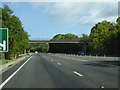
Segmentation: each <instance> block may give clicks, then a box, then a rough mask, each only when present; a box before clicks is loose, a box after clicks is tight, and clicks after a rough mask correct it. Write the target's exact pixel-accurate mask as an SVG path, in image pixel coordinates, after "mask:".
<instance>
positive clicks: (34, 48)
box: [30, 44, 49, 53]
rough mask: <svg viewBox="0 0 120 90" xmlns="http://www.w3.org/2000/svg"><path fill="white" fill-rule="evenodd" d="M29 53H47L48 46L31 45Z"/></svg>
mask: <svg viewBox="0 0 120 90" xmlns="http://www.w3.org/2000/svg"><path fill="white" fill-rule="evenodd" d="M30 51H31V52H35V51H38V52H43V53H47V52H48V51H49V45H48V44H31V49H30Z"/></svg>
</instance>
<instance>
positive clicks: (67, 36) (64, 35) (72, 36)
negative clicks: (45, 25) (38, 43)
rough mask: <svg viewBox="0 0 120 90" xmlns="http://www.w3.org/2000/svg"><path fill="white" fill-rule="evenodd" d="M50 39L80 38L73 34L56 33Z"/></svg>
mask: <svg viewBox="0 0 120 90" xmlns="http://www.w3.org/2000/svg"><path fill="white" fill-rule="evenodd" d="M51 40H80V38H79V37H78V36H77V35H75V34H71V33H68V34H57V35H55V36H54V37H53V38H52V39H51Z"/></svg>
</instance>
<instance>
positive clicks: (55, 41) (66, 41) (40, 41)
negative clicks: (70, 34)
mask: <svg viewBox="0 0 120 90" xmlns="http://www.w3.org/2000/svg"><path fill="white" fill-rule="evenodd" d="M83 42H88V41H85V40H29V43H31V44H32V43H83Z"/></svg>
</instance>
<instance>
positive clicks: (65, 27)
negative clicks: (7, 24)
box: [2, 2, 118, 39]
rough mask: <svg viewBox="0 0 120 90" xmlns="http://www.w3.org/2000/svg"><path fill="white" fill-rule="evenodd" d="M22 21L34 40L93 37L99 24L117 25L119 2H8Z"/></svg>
mask: <svg viewBox="0 0 120 90" xmlns="http://www.w3.org/2000/svg"><path fill="white" fill-rule="evenodd" d="M4 4H7V5H8V6H9V7H10V8H11V9H12V10H13V14H14V15H16V16H17V17H19V19H20V20H21V22H22V24H23V27H24V29H25V30H26V31H27V32H28V34H29V35H30V39H51V38H52V37H53V36H55V35H56V34H66V33H73V34H76V35H78V36H81V35H82V34H90V30H91V28H92V27H93V26H94V25H95V24H96V23H98V22H101V21H103V20H107V21H110V22H115V21H116V19H117V17H118V2H36V3H35V2H4V3H2V5H4Z"/></svg>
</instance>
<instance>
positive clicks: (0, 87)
mask: <svg viewBox="0 0 120 90" xmlns="http://www.w3.org/2000/svg"><path fill="white" fill-rule="evenodd" d="M31 58H32V56H31V57H30V58H29V59H28V60H27V61H26V62H24V63H23V64H22V65H21V66H20V67H19V68H18V69H17V70H16V71H15V72H14V73H13V74H12V75H11V76H10V77H8V78H7V79H6V80H5V81H4V82H3V83H2V84H1V85H0V90H1V89H2V88H3V86H4V85H5V84H6V83H7V82H8V81H9V80H10V79H11V78H12V77H13V76H14V75H15V74H16V73H17V72H18V71H20V69H21V68H22V67H23V66H24V65H25V64H26V63H27V62H28V61H29V60H30V59H31Z"/></svg>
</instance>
